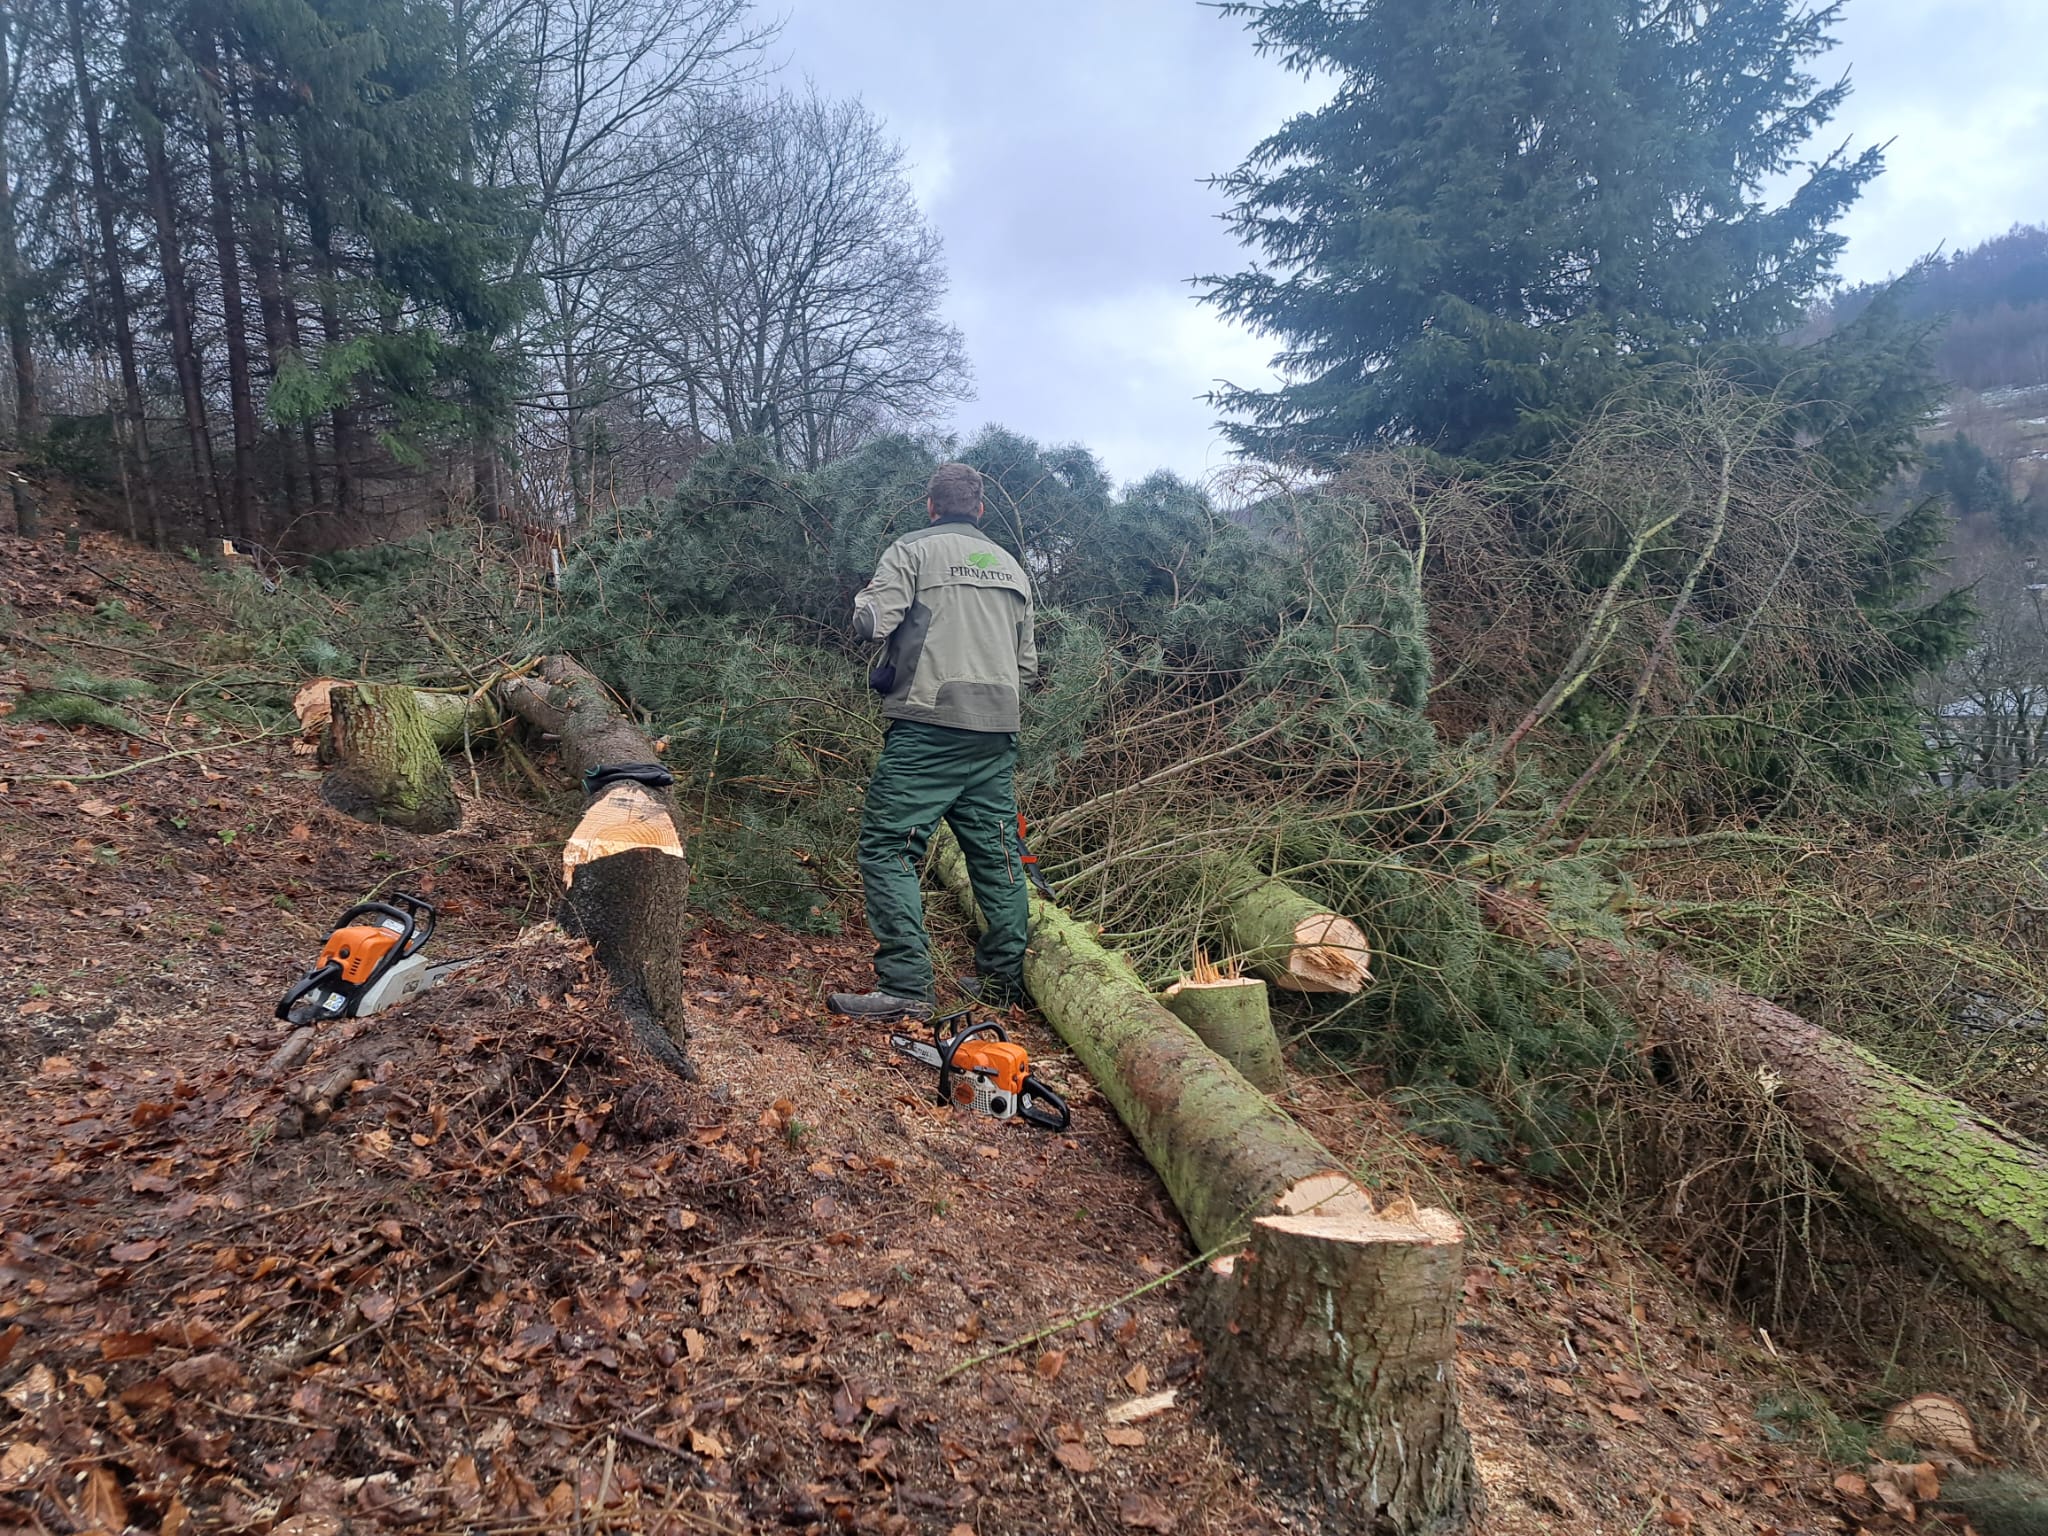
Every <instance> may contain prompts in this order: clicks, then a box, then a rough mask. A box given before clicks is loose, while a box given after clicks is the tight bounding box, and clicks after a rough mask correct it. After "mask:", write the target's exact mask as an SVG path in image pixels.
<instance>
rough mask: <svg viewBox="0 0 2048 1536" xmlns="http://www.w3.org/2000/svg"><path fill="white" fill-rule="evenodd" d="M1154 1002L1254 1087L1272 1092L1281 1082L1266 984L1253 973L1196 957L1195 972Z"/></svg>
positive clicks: (1283, 1067)
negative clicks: (1223, 969) (1244, 973)
mask: <svg viewBox="0 0 2048 1536" xmlns="http://www.w3.org/2000/svg"><path fill="white" fill-rule="evenodd" d="M1159 1001H1160V1002H1162V1003H1164V1004H1165V1005H1166V1010H1167V1012H1169V1013H1171V1014H1172V1015H1173V1016H1174V1017H1175V1018H1177V1019H1179V1020H1180V1021H1181V1023H1183V1024H1185V1025H1187V1027H1188V1028H1189V1029H1192V1030H1193V1031H1194V1032H1195V1036H1196V1038H1197V1039H1199V1040H1200V1041H1201V1042H1202V1044H1204V1045H1206V1046H1208V1047H1209V1049H1210V1050H1212V1051H1214V1052H1215V1053H1216V1054H1217V1055H1218V1056H1221V1057H1222V1058H1223V1059H1224V1060H1225V1061H1227V1062H1229V1063H1230V1064H1231V1065H1232V1066H1233V1067H1235V1068H1237V1070H1238V1071H1239V1072H1240V1073H1242V1074H1243V1075H1244V1080H1245V1081H1246V1082H1248V1083H1250V1084H1251V1085H1252V1086H1253V1087H1254V1088H1256V1089H1258V1090H1259V1092H1261V1093H1278V1092H1279V1091H1280V1090H1281V1088H1283V1087H1284V1086H1286V1083H1287V1068H1286V1065H1285V1064H1284V1063H1283V1062H1282V1061H1281V1059H1280V1038H1279V1036H1277V1035H1275V1034H1274V1033H1273V1011H1272V1009H1271V1008H1270V1007H1269V1006H1268V1005H1267V1001H1266V984H1265V983H1264V982H1263V981H1260V980H1259V979H1258V978H1257V977H1256V976H1234V975H1230V974H1227V973H1224V972H1219V971H1217V970H1216V969H1215V968H1214V967H1213V966H1208V965H1205V964H1203V963H1201V961H1200V960H1199V959H1198V961H1197V964H1196V966H1195V974H1194V975H1192V976H1187V977H1183V978H1182V979H1181V980H1179V981H1177V982H1175V983H1174V984H1173V985H1172V986H1170V987H1168V988H1167V989H1166V990H1165V991H1164V992H1162V993H1160V994H1159Z"/></svg>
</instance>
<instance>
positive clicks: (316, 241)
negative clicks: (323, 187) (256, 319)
mask: <svg viewBox="0 0 2048 1536" xmlns="http://www.w3.org/2000/svg"><path fill="white" fill-rule="evenodd" d="M307 179H308V181H309V183H310V182H311V181H312V176H311V173H310V171H309V173H308V177H307ZM307 191H308V194H309V197H308V201H307V210H306V211H307V219H308V221H309V225H310V229H311V232H312V236H313V274H314V276H315V277H316V278H318V279H319V283H320V332H321V336H322V339H323V340H324V341H325V342H326V349H327V358H326V360H324V361H323V366H332V362H331V360H332V359H333V357H334V355H335V354H336V353H338V352H339V351H340V350H341V303H340V299H339V297H338V296H337V292H336V288H337V283H338V280H339V277H340V269H339V266H338V265H337V263H336V262H335V259H334V221H333V218H332V217H331V216H330V214H329V212H328V207H327V199H326V197H325V195H324V194H323V193H321V192H320V191H319V189H318V188H317V187H316V186H311V185H309V186H308V188H307ZM330 423H331V427H330V430H331V431H332V432H333V434H334V511H335V515H336V516H337V517H339V516H344V515H346V514H347V512H348V511H349V502H350V493H351V492H352V490H353V489H354V486H355V465H354V458H355V451H356V442H355V412H354V411H353V410H351V409H350V408H349V407H348V406H347V405H337V406H336V407H335V408H334V412H333V415H332V417H331V418H330Z"/></svg>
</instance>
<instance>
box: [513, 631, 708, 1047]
mask: <svg viewBox="0 0 2048 1536" xmlns="http://www.w3.org/2000/svg"><path fill="white" fill-rule="evenodd" d="M497 693H498V698H499V700H500V701H501V702H502V703H503V704H504V706H505V708H506V709H508V710H509V711H511V712H512V713H513V714H515V715H517V716H518V717H519V718H520V719H521V720H523V721H525V722H526V724H527V725H529V726H531V727H532V728H533V729H534V730H536V731H539V732H542V733H543V734H545V735H547V736H551V737H553V738H555V739H556V742H557V744H558V746H559V749H560V757H561V763H562V767H563V768H564V769H566V770H567V771H568V772H569V773H570V774H572V775H574V776H575V777H576V779H577V780H578V781H579V782H582V783H587V779H586V775H588V774H590V773H591V772H593V771H594V770H598V769H604V768H616V767H622V766H624V765H627V764H652V763H655V762H656V761H657V759H656V756H655V751H654V744H653V743H652V742H650V741H649V740H648V739H647V734H646V733H645V732H644V731H642V730H641V729H640V728H639V727H638V726H637V725H635V724H634V723H633V722H632V721H631V720H629V719H628V718H627V717H626V716H625V715H624V714H623V713H622V712H621V711H620V710H619V709H618V707H617V706H616V705H614V704H613V703H612V701H611V698H610V696H609V695H608V694H607V693H606V692H605V690H604V685H603V684H601V683H599V682H598V680H597V679H596V678H595V677H593V676H591V674H590V673H589V672H587V671H585V670H584V669H583V668H582V667H581V666H579V665H578V664H577V663H576V662H575V661H573V660H572V659H570V658H569V657H567V656H550V657H548V658H546V659H545V660H544V661H543V662H542V663H541V665H540V666H539V668H538V669H536V671H535V672H533V673H531V674H529V675H527V676H525V677H515V678H508V679H506V680H505V681H504V682H502V683H500V684H499V685H498V689H497ZM677 827H678V819H677V814H676V807H675V801H674V799H673V798H672V797H671V796H670V794H669V792H668V791H667V790H666V789H662V788H654V787H650V786H647V785H642V784H636V783H627V782H616V783H612V784H609V785H603V786H600V788H599V791H598V793H597V794H595V795H592V796H589V797H588V798H587V799H586V803H585V805H584V811H583V817H582V820H581V821H580V822H579V823H578V825H577V828H576V830H575V831H574V832H572V833H571V834H570V836H569V839H568V841H567V844H566V845H565V848H564V855H563V881H564V885H565V887H566V890H567V895H566V897H565V898H564V902H563V926H564V927H565V928H567V929H569V930H570V931H571V932H573V933H576V934H578V935H579V936H581V937H583V938H587V939H588V940H590V943H591V946H592V948H593V949H595V950H596V952H597V957H598V959H599V960H600V961H601V962H603V964H604V967H605V969H606V970H607V971H608V972H610V974H611V977H612V979H613V981H614V982H616V983H617V985H618V987H619V992H620V1003H621V1005H622V1006H623V1007H624V1009H625V1011H626V1013H627V1016H628V1017H629V1018H630V1019H631V1020H632V1021H633V1025H634V1028H635V1031H636V1034H637V1037H638V1038H639V1040H640V1042H641V1044H642V1045H643V1046H645V1047H646V1048H647V1050H648V1051H649V1053H650V1054H651V1055H653V1056H654V1057H655V1058H656V1059H657V1060H659V1061H661V1062H662V1063H663V1064H664V1065H666V1066H668V1067H670V1068H672V1069H673V1070H675V1071H677V1072H679V1073H681V1074H682V1075H684V1076H685V1077H694V1076H695V1073H694V1071H693V1070H692V1069H691V1067H690V1064H689V1060H688V1057H687V1056H686V1055H685V1054H684V1044H685V1042H686V1041H687V1040H688V1038H689V1025H688V1006H687V1003H686V1002H685V999H684V984H683V970H682V957H683V940H684V938H685V937H686V936H687V935H688V933H689V932H690V930H691V928H692V926H693V924H692V922H691V918H690V914H689V895H690V866H689V863H688V861H687V860H686V859H685V858H684V856H683V845H682V838H681V836H680V834H679V832H678V830H677Z"/></svg>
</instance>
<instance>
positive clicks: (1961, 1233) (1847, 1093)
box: [1480, 890, 2048, 1343]
mask: <svg viewBox="0 0 2048 1536" xmlns="http://www.w3.org/2000/svg"><path fill="white" fill-rule="evenodd" d="M1480 906H1481V910H1482V911H1483V912H1484V913H1485V915H1486V918H1487V920H1488V922H1490V923H1491V924H1492V925H1493V927H1494V928H1495V930H1496V931H1498V932H1500V933H1502V934H1504V935H1506V936H1508V937H1510V938H1514V939H1518V940H1520V941H1521V942H1523V943H1526V944H1530V945H1532V946H1535V947H1537V948H1544V949H1549V948H1566V949H1569V950H1570V951H1572V953H1574V954H1575V955H1576V956H1577V959H1578V962H1579V965H1580V966H1581V968H1582V969H1583V970H1584V972H1585V973H1586V975H1587V977H1588V978H1589V979H1590V980H1591V981H1592V982H1593V984H1594V985H1596V986H1597V987H1599V988H1600V989H1601V990H1602V991H1604V992H1606V993H1607V994H1608V995H1609V996H1611V997H1613V998H1614V999H1615V1001H1616V1002H1617V1003H1619V1004H1620V1005H1621V1006H1622V1007H1623V1008H1624V1009H1626V1010H1628V1011H1629V1013H1630V1014H1631V1015H1632V1016H1633V1017H1634V1018H1635V1020H1636V1021H1637V1024H1638V1027H1639V1028H1640V1029H1641V1030H1642V1032H1643V1033H1644V1035H1645V1036H1646V1037H1647V1038H1649V1039H1650V1040H1652V1041H1654V1042H1655V1043H1656V1044H1658V1045H1660V1046H1662V1047H1664V1048H1665V1049H1667V1050H1670V1051H1672V1052H1673V1053H1675V1054H1676V1055H1677V1056H1679V1057H1680V1058H1681V1059H1683V1058H1685V1057H1687V1056H1692V1057H1695V1058H1696V1059H1699V1060H1701V1061H1703V1062H1732V1063H1734V1064H1735V1065H1736V1066H1737V1067H1738V1068H1739V1069H1740V1070H1741V1071H1742V1072H1744V1073H1745V1074H1747V1075H1754V1076H1757V1077H1759V1078H1760V1079H1763V1080H1766V1081H1769V1082H1771V1083H1772V1084H1773V1085H1774V1086H1773V1090H1772V1091H1773V1093H1774V1094H1775V1096H1776V1098H1777V1101H1778V1103H1779V1104H1780V1105H1782V1106H1783V1108H1784V1110H1785V1113H1786V1115H1787V1116H1788V1117H1789V1119H1790V1120H1791V1122H1792V1125H1793V1127H1794V1128H1795V1129H1796V1130H1797V1131H1798V1132H1799V1135H1800V1138H1801V1139H1802V1141H1804V1143H1805V1147H1806V1156H1807V1159H1808V1161H1810V1162H1811V1163H1813V1165H1814V1166H1815V1167H1816V1168H1818V1169H1819V1170H1820V1171H1821V1172H1822V1173H1823V1174H1825V1175H1826V1176H1827V1177H1828V1178H1830V1179H1831V1180H1833V1181H1834V1183H1835V1184H1836V1185H1837V1186H1838V1187H1840V1188H1841V1189H1842V1190H1843V1191H1844V1192H1845V1193H1846V1194H1848V1195H1849V1196H1850V1197H1851V1198H1852V1199H1854V1200H1856V1201H1857V1202H1858V1203H1859V1204H1860V1205H1862V1206H1863V1208H1864V1209H1866V1210H1868V1211H1869V1212H1871V1214H1873V1215H1874V1216H1876V1217H1877V1218H1878V1219H1879V1220H1881V1221H1883V1222H1884V1223H1885V1224H1886V1225H1888V1226H1890V1227H1892V1228H1894V1229H1895V1230H1896V1231H1898V1232H1900V1233H1902V1234H1903V1235H1904V1236H1905V1237H1907V1238H1908V1239H1909V1240H1910V1241H1912V1242H1913V1243H1914V1244H1915V1245H1916V1246H1917V1247H1918V1248H1919V1249H1920V1250H1921V1251H1922V1252H1923V1253H1925V1254H1927V1255H1928V1256H1929V1257H1931V1258H1934V1259H1937V1260H1939V1261H1940V1262H1941V1263H1943V1264H1945V1265H1947V1266H1948V1267H1949V1268H1950V1269H1952V1270H1954V1271H1955V1272H1956V1273H1957V1274H1958V1275H1960V1276H1962V1277H1963V1279H1964V1280H1965V1281H1967V1282H1968V1283H1969V1284H1970V1285H1971V1286H1972V1287H1973V1288H1974V1289H1975V1290H1976V1291H1977V1292H1978V1294H1980V1295H1981V1296H1983V1297H1984V1298H1985V1300H1987V1301H1988V1302H1990V1303H1991V1305H1992V1306H1993V1307H1994V1308H1995V1309H1996V1310H1997V1311H1998V1312H1999V1314H2000V1315H2001V1316H2003V1317H2004V1318H2005V1319H2006V1320H2007V1321H2008V1322H2010V1323H2012V1324H2013V1326H2015V1327H2016V1328H2019V1329H2021V1330H2022V1331H2023V1332H2025V1333H2027V1334H2029V1335H2030V1336H2031V1337H2033V1338H2035V1339H2037V1340H2040V1341H2042V1342H2044V1343H2048V1149H2044V1148H2042V1147H2039V1146H2037V1145H2035V1144H2034V1143H2033V1142H2031V1141H2028V1140H2027V1139H2026V1138H2025V1137H2023V1136H2016V1135H2014V1134H2013V1133H2012V1132H2011V1131H2008V1130H2006V1129H2005V1128H2004V1127H2002V1126H2000V1125H1997V1124H1995V1123H1994V1122H1992V1121H1990V1120H1986V1119H1985V1118H1984V1117H1983V1116H1981V1115H1979V1114H1977V1113H1976V1112H1975V1111H1974V1110H1972V1109H1970V1108H1969V1106H1967V1105H1965V1104H1963V1103H1960V1102H1959V1101H1957V1100H1955V1099H1952V1098H1949V1097H1948V1096H1946V1095H1945V1094H1942V1093H1939V1092H1937V1091H1936V1090H1935V1089H1934V1088H1932V1087H1930V1086H1929V1085H1928V1084H1926V1083H1923V1082H1921V1081H1920V1080H1919V1079H1918V1078H1915V1077H1910V1076H1908V1075H1907V1074H1906V1073H1904V1072H1901V1071H1899V1070H1898V1069H1896V1068H1895V1067H1890V1066H1887V1065H1886V1064H1885V1063H1884V1062H1882V1061H1880V1060H1879V1059H1878V1058H1877V1057H1875V1056H1873V1055H1872V1054H1871V1053H1870V1052H1868V1051H1866V1050H1864V1049H1863V1048H1862V1047H1861V1046H1859V1045H1855V1044H1853V1043H1851V1042H1850V1041H1847V1040H1844V1039H1842V1038H1841V1037H1840V1036H1839V1035H1835V1034H1831V1033H1830V1032H1829V1031H1827V1030H1825V1029H1822V1028H1821V1027H1820V1026H1819V1025H1817V1024H1814V1023H1811V1022H1810V1021H1808V1020H1806V1019H1803V1018H1801V1017H1800V1016H1799V1015H1798V1014H1796V1013H1792V1012H1789V1011H1788V1010H1786V1009H1784V1008H1780V1007H1779V1006H1778V1005H1777V1004H1775V1003H1772V1002H1768V1001H1766V1000H1765V999H1763V998H1760V997H1755V996H1753V995H1751V994H1750V993H1747V992H1743V991H1739V990H1738V989H1736V988H1734V987H1731V986H1728V985H1727V984H1726V983H1724V982H1720V981H1716V980H1714V979H1713V978H1711V977H1709V976H1706V975H1704V974H1703V973H1701V972H1699V971H1696V970H1694V969H1693V968H1692V967H1691V966H1688V965H1686V964H1684V963H1683V962H1682V961H1679V960H1676V959H1673V958H1671V957H1669V956H1664V955H1657V954H1652V953H1649V952H1646V951H1643V950H1639V949H1633V948H1629V947H1626V946H1623V945H1619V944H1613V943H1610V942H1608V941H1607V940H1604V939H1596V938H1589V937H1584V936H1578V935H1572V936H1567V935H1564V934H1562V933H1560V932H1559V931H1558V930H1556V929H1555V928H1553V927H1552V926H1551V924H1550V920H1549V917H1548V915H1547V914H1546V913H1545V912H1544V910H1543V908H1542V907H1541V906H1540V905H1539V904H1538V903H1536V902H1535V901H1533V900H1530V899H1529V898H1527V897H1523V896H1516V895H1511V894H1509V893H1507V892H1504V891H1496V890H1485V891H1482V892H1481V893H1480Z"/></svg>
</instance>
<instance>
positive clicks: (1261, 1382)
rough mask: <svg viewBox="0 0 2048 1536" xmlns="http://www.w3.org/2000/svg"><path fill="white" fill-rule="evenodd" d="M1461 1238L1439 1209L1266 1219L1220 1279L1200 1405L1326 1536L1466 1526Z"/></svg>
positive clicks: (1468, 1464) (1468, 1450) (1473, 1488)
mask: <svg viewBox="0 0 2048 1536" xmlns="http://www.w3.org/2000/svg"><path fill="white" fill-rule="evenodd" d="M1463 1256H1464V1234H1463V1231H1462V1230H1461V1229H1460V1228H1459V1226H1458V1223H1457V1222H1456V1221H1455V1220H1453V1219H1452V1218H1450V1217H1449V1216H1446V1215H1445V1214H1444V1213H1443V1212H1441V1211H1423V1212H1415V1213H1413V1214H1412V1215H1408V1216H1404V1217H1401V1218H1394V1219H1387V1218H1379V1217H1356V1216H1351V1217H1345V1216H1336V1217H1331V1216H1267V1217H1262V1218H1261V1219H1260V1220H1258V1221H1257V1222H1255V1223H1253V1226H1252V1239H1251V1250H1250V1252H1248V1253H1245V1254H1242V1255H1240V1256H1239V1257H1238V1258H1237V1259H1236V1261H1235V1262H1234V1263H1233V1264H1232V1265H1231V1266H1230V1271H1229V1273H1228V1274H1227V1275H1224V1276H1222V1277H1220V1278H1219V1280H1218V1284H1219V1285H1220V1287H1221V1288H1222V1305H1221V1307H1220V1308H1219V1310H1220V1311H1221V1312H1223V1313H1224V1315H1226V1316H1227V1324H1226V1325H1225V1326H1223V1327H1220V1328H1217V1329H1215V1330H1214V1331H1213V1332H1212V1333H1211V1336H1210V1341H1209V1359H1208V1367H1207V1370H1208V1387H1209V1391H1208V1402H1209V1404H1210V1406H1211V1411H1212V1412H1213V1413H1214V1415H1215V1416H1216V1418H1217V1420H1218V1421H1219V1422H1220V1423H1221V1425H1222V1427H1223V1429H1224V1432H1225V1435H1226V1436H1227V1438H1228V1439H1229V1440H1230V1442H1231V1444H1232V1447H1233V1448H1234V1449H1235V1450H1236V1451H1237V1453H1238V1454H1239V1455H1240V1456H1242V1457H1244V1458H1245V1460H1246V1461H1248V1462H1249V1463H1250V1464H1251V1465H1253V1466H1255V1467H1257V1468H1258V1470H1259V1475H1260V1477H1261V1479H1262V1480H1264V1481H1265V1482H1267V1483H1268V1484H1270V1485H1271V1486H1273V1487H1275V1488H1278V1489H1281V1490H1283V1491H1285V1492H1288V1493H1291V1494H1294V1495H1295V1496H1297V1497H1300V1498H1303V1499H1305V1500H1306V1501H1307V1502H1308V1503H1309V1504H1310V1505H1311V1506H1312V1507H1314V1509H1315V1511H1316V1513H1317V1515H1318V1516H1320V1519H1319V1521H1318V1528H1319V1529H1322V1530H1326V1531H1354V1532H1370V1533H1374V1536H1380V1533H1386V1536H1396V1533H1399V1536H1410V1533H1420V1532H1452V1531H1460V1530H1463V1529H1465V1528H1466V1526H1467V1524H1468V1522H1469V1521H1470V1519H1471V1517H1472V1516H1473V1514H1474V1513H1476V1510H1477V1505H1478V1498H1479V1494H1478V1483H1477V1478H1476V1476H1475V1472H1474V1468H1473V1462H1472V1447H1471V1442H1470V1441H1469V1439H1468V1438H1467V1437H1466V1434H1465V1429H1464V1425H1463V1423H1462V1422H1461V1421H1460V1419H1459V1416H1458V1374H1457V1326H1456V1325H1457V1312H1458V1306H1457V1303H1458V1298H1459V1297H1460V1296H1461V1295H1462V1294H1463V1288H1462V1282H1463V1278H1464V1264H1463Z"/></svg>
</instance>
